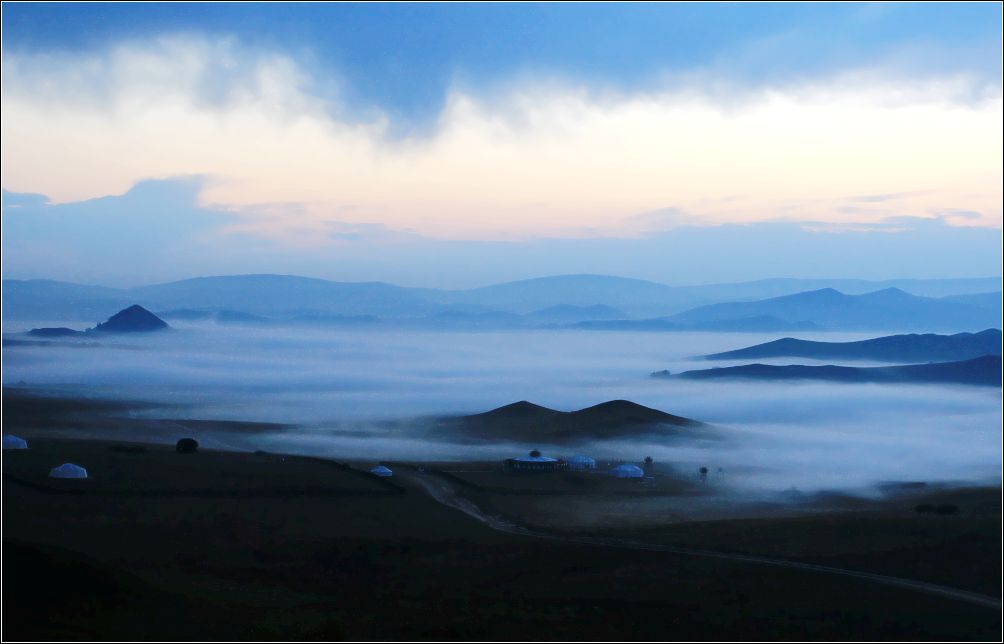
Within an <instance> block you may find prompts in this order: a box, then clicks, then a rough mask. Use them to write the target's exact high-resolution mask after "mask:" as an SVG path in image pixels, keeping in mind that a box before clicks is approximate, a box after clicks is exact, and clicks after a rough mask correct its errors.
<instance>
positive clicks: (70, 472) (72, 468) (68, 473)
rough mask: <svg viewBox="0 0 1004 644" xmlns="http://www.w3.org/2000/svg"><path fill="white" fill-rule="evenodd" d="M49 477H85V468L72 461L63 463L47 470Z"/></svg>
mask: <svg viewBox="0 0 1004 644" xmlns="http://www.w3.org/2000/svg"><path fill="white" fill-rule="evenodd" d="M49 478H53V479H85V478H87V470H85V469H84V468H82V467H80V466H79V465H75V464H73V463H63V464H62V465H60V466H59V467H54V468H52V469H51V470H49Z"/></svg>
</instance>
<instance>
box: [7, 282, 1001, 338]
mask: <svg viewBox="0 0 1004 644" xmlns="http://www.w3.org/2000/svg"><path fill="white" fill-rule="evenodd" d="M820 284H824V285H826V287H825V288H822V289H815V287H816V286H817V285H820ZM892 284H895V285H897V286H889V285H892ZM887 286H888V287H887ZM881 287H887V288H881ZM836 288H840V289H844V291H843V292H840V291H838V290H835V289H836ZM809 289H814V290H809ZM903 289H906V290H903ZM907 290H909V292H907ZM999 291H1000V279H999V278H986V279H959V280H897V281H894V282H867V281H863V280H796V279H777V280H760V281H756V282H746V283H737V284H714V285H703V286H667V285H665V284H659V283H656V282H649V281H645V280H636V279H628V278H621V277H612V276H603V275H564V276H555V277H544V278H538V279H532V280H522V281H518V282H509V283H505V284H497V285H493V286H486V287H482V288H476V289H467V290H441V289H423V288H406V287H400V286H394V285H392V284H385V283H381V282H353V283H349V282H333V281H328V280H321V279H314V278H306V277H297V276H287V275H235V276H223V277H200V278H194V279H188V280H182V281H179V282H169V283H165V284H155V285H150V286H142V287H136V288H129V289H114V288H106V287H101V286H83V285H78V284H70V283H66V282H54V281H49V280H27V281H20V280H4V282H3V291H2V296H3V317H4V319H5V320H31V321H42V320H46V321H53V322H58V321H63V320H74V321H80V320H91V319H100V318H103V317H106V316H108V315H110V314H111V313H112V312H114V311H116V310H119V309H122V308H125V307H126V306H129V305H131V304H133V303H139V304H141V305H142V306H144V307H145V308H147V309H149V310H151V311H155V312H158V313H160V314H162V316H163V317H165V318H167V319H179V320H181V319H186V316H187V319H190V320H194V319H207V320H213V321H216V322H218V323H222V324H269V323H274V322H281V323H288V322H297V323H306V324H335V325H337V324H353V325H358V324H372V323H377V322H387V321H390V322H392V323H394V324H404V325H411V326H419V327H425V328H536V327H544V326H578V327H580V328H586V329H646V330H723V331H765V332H773V331H786V330H817V329H820V330H821V329H839V330H852V329H855V330H856V329H890V330H893V329H894V330H923V331H936V330H953V331H962V330H967V331H976V330H979V329H983V328H987V327H992V326H999V319H1000V310H1001V306H1000V302H1001V295H1000V292H999ZM935 296H937V297H935ZM765 298H766V299H765Z"/></svg>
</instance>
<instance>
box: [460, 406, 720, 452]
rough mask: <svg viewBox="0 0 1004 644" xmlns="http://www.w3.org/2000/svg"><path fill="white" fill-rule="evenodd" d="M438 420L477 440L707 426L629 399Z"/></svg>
mask: <svg viewBox="0 0 1004 644" xmlns="http://www.w3.org/2000/svg"><path fill="white" fill-rule="evenodd" d="M440 423H441V428H442V429H445V430H447V431H453V432H456V433H459V434H461V435H463V436H465V437H466V438H467V439H469V440H473V441H487V442H494V441H506V440H517V441H526V442H529V443H552V444H571V443H578V442H585V441H589V440H597V439H611V438H622V437H626V436H637V435H641V434H652V433H656V434H662V435H664V436H673V435H677V434H679V432H680V431H681V430H684V429H695V428H700V427H704V426H705V425H704V423H701V422H699V421H696V420H692V419H690V418H684V417H682V416H674V415H673V414H667V413H666V412H663V411H659V410H658V409H652V408H650V407H645V406H643V405H639V404H637V403H634V402H631V401H629V400H611V401H608V402H605V403H600V404H599V405H594V406H593V407H587V408H585V409H579V410H577V411H570V412H564V411H558V410H555V409H549V408H547V407H541V406H540V405H535V404H533V403H531V402H527V401H525V400H522V401H520V402H516V403H512V404H511V405H506V406H504V407H499V408H498V409H493V410H491V411H488V412H485V413H483V414H475V415H472V416H459V417H450V418H444V419H440Z"/></svg>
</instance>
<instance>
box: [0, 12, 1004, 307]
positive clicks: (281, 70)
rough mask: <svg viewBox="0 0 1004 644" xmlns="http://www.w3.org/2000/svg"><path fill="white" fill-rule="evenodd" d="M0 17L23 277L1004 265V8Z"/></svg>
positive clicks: (868, 274) (777, 271)
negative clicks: (1003, 260)
mask: <svg viewBox="0 0 1004 644" xmlns="http://www.w3.org/2000/svg"><path fill="white" fill-rule="evenodd" d="M2 18H3V45H2V48H3V51H2V62H3V85H2V101H3V114H4V118H3V122H2V142H0V152H2V156H3V164H2V165H3V167H2V173H0V183H2V188H3V274H4V277H5V278H18V279H27V278H50V279H61V280H66V281H76V282H83V283H101V284H106V285H110V286H128V285H135V284H143V283H149V282H154V281H167V280H172V279H181V278H186V277H191V276H196V275H205V274H230V273H247V272H253V273H265V272H275V273H297V274H304V275H311V276H316V277H325V278H329V279H340V280H352V281H357V280H383V281H390V282H395V283H399V284H403V285H413V286H440V287H467V286H477V285H482V284H486V283H492V282H500V281H506V280H509V279H520V278H526V277H534V276H540V275H547V274H560V273H580V272H585V273H608V274H616V275H623V276H628V277H640V278H645V279H652V280H656V281H662V282H666V283H673V284H686V283H708V282H712V281H738V280H743V279H757V278H763V277H855V278H872V279H891V278H908V277H917V278H920V277H976V276H990V275H997V274H999V273H1000V269H999V266H1000V263H1001V244H1002V237H1001V227H1002V197H1001V193H1002V188H1001V183H1002V181H1001V179H1002V173H1004V167H1002V156H1004V155H1002V143H1001V141H1002V139H1004V133H1002V120H1004V119H1002V92H1001V6H1000V4H999V3H979V4H906V3H893V4H884V3H877V4H810V5H795V4H728V3H722V4H684V3H679V4H658V5H656V4H641V5H622V4H618V5H602V4H601V5H593V4H590V5H569V4H565V5H552V4H478V5H456V4H433V5H429V4H334V5H328V4H323V5H322V4H269V3H261V4H226V5H224V4H114V5H113V4H107V5H106V4H73V3H61V4H46V3H30V4H29V3H24V4H21V3H4V5H3V15H2Z"/></svg>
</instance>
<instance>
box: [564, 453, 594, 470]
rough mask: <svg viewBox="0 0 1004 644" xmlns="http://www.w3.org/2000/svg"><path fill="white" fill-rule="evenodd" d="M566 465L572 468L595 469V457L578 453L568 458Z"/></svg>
mask: <svg viewBox="0 0 1004 644" xmlns="http://www.w3.org/2000/svg"><path fill="white" fill-rule="evenodd" d="M568 467H569V468H571V469H573V470H595V469H596V459H595V458H592V457H589V456H583V455H581V454H579V455H577V456H573V457H572V458H570V459H568Z"/></svg>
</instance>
